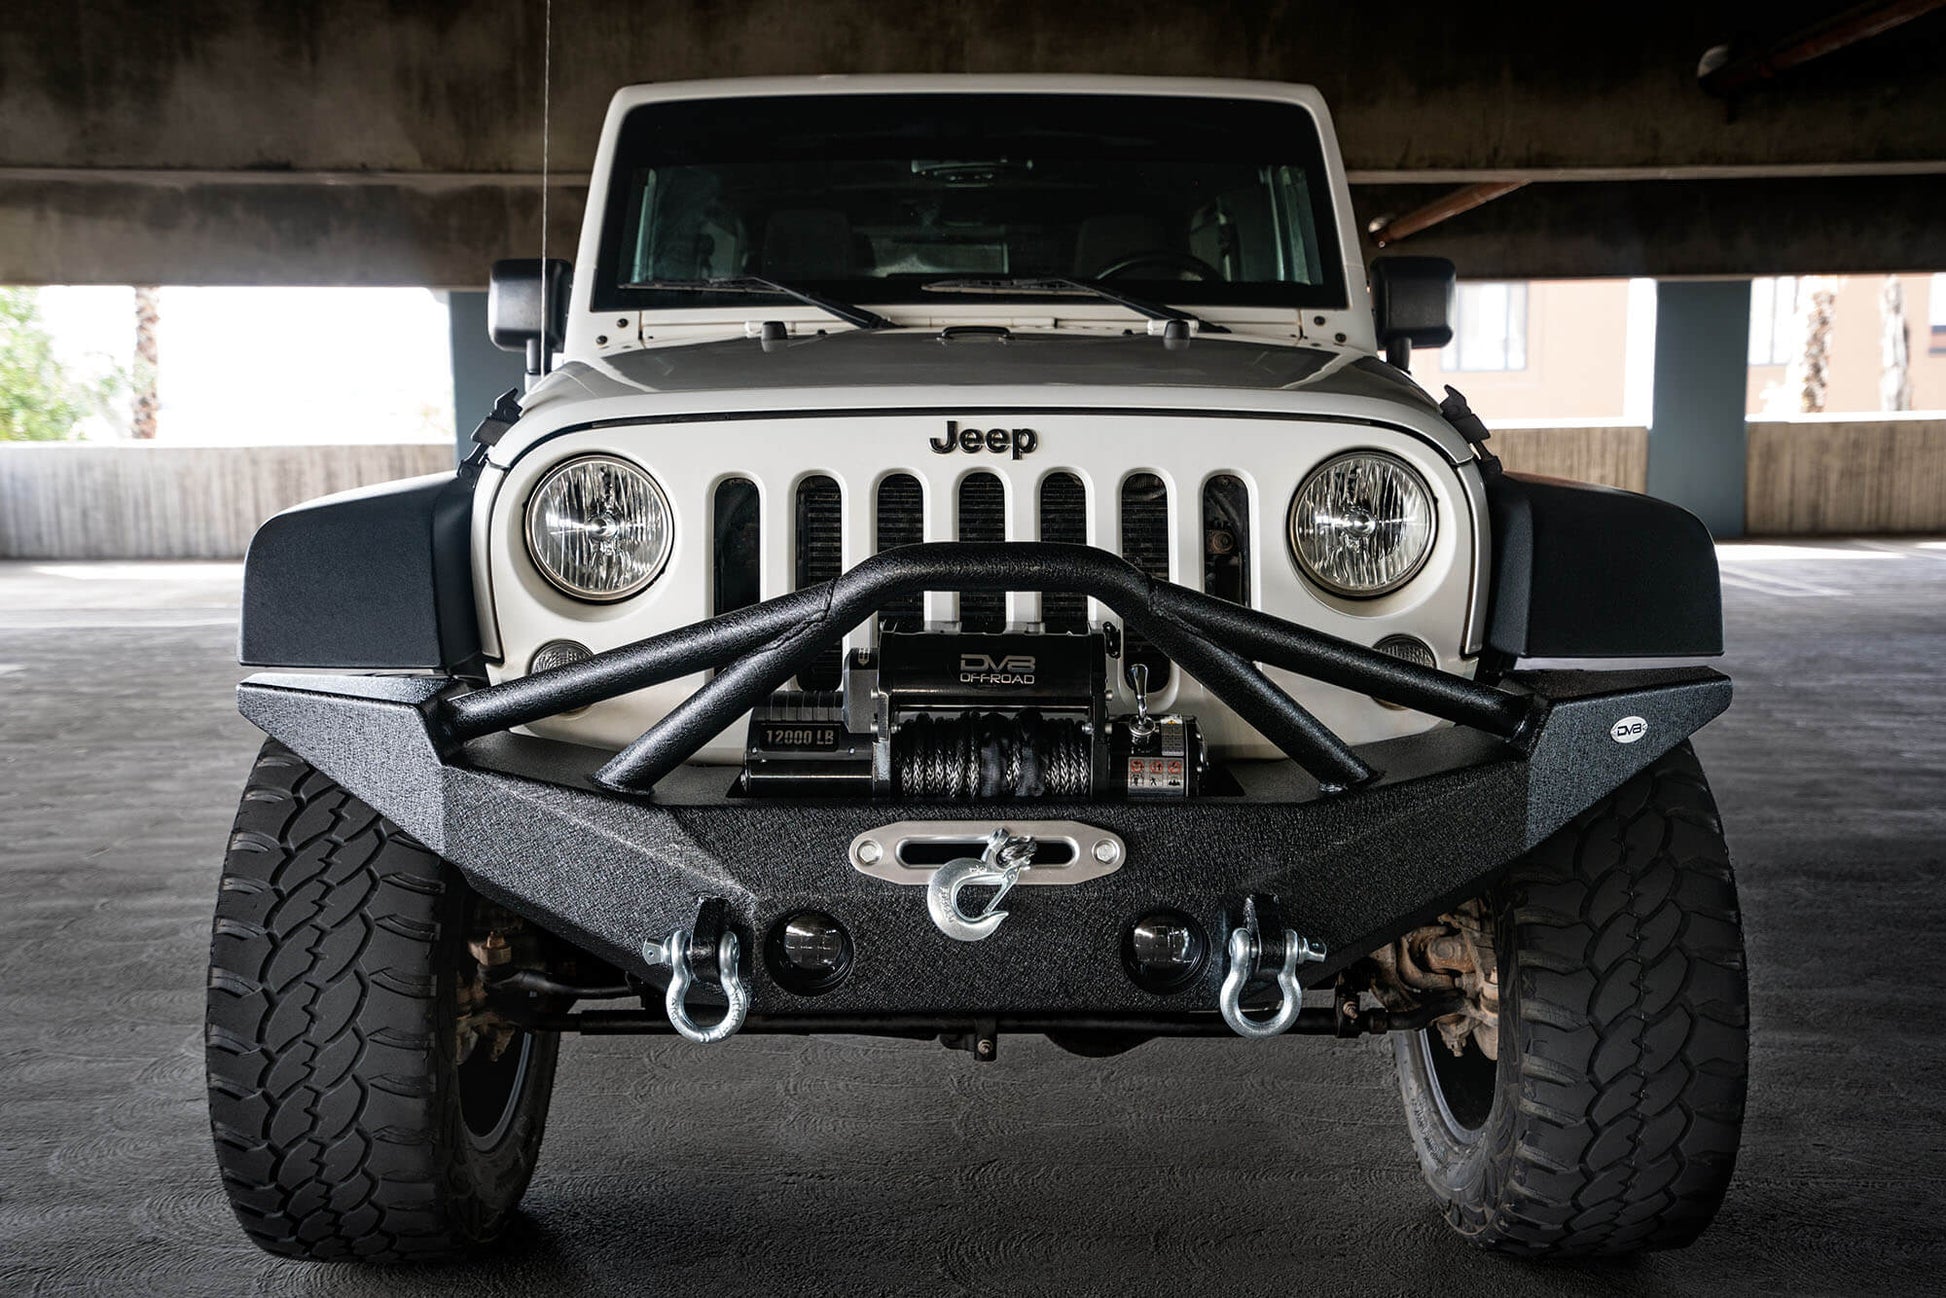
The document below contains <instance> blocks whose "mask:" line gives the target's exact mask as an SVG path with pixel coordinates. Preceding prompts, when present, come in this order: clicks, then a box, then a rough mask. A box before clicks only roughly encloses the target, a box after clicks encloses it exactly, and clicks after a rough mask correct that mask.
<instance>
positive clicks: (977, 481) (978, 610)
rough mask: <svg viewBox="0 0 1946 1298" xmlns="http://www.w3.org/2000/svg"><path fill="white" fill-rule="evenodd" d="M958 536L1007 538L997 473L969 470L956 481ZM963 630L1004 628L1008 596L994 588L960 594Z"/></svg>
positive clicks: (1004, 505) (1004, 498)
mask: <svg viewBox="0 0 1946 1298" xmlns="http://www.w3.org/2000/svg"><path fill="white" fill-rule="evenodd" d="M959 539H960V540H962V541H1004V540H1006V539H1007V492H1006V488H1004V487H1003V486H1001V485H1000V479H999V477H998V476H997V475H995V474H991V473H970V474H968V475H967V476H966V477H964V478H962V479H960V484H959ZM959 625H960V630H962V631H983V632H989V631H1004V630H1006V629H1007V596H1006V594H1005V592H1003V591H997V590H969V591H966V592H964V593H963V594H961V595H960V597H959Z"/></svg>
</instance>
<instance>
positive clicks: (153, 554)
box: [0, 442, 453, 559]
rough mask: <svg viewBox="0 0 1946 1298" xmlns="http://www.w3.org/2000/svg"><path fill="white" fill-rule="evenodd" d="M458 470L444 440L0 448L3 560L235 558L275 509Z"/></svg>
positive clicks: (0, 547)
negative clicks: (297, 444)
mask: <svg viewBox="0 0 1946 1298" xmlns="http://www.w3.org/2000/svg"><path fill="white" fill-rule="evenodd" d="M452 467H453V448H452V447H451V445H449V444H447V443H443V442H427V443H402V444H396V445H383V444H381V445H347V446H171V445H168V444H166V443H165V444H156V443H141V442H134V443H114V444H105V445H87V444H75V443H58V442H52V443H50V442H27V443H16V444H6V443H0V558H8V559H237V558H241V557H242V555H243V552H244V550H245V548H246V547H247V546H248V545H249V544H250V535H251V533H253V532H255V531H256V529H257V525H258V524H259V523H261V522H262V521H263V520H264V519H266V518H269V517H270V516H271V515H272V514H275V513H277V512H279V511H280V510H285V509H289V508H290V507H291V506H292V505H296V504H301V503H302V502H304V501H306V500H311V499H313V498H315V497H318V496H325V495H330V494H331V493H332V492H336V491H349V490H351V489H352V488H354V487H362V486H367V485H369V484H371V483H375V482H389V481H391V480H393V479H395V478H410V477H416V476H419V475H421V474H427V473H439V472H450V471H451V469H452Z"/></svg>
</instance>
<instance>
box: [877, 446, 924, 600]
mask: <svg viewBox="0 0 1946 1298" xmlns="http://www.w3.org/2000/svg"><path fill="white" fill-rule="evenodd" d="M925 539H926V497H925V492H924V491H923V490H922V489H921V488H920V486H919V479H917V478H915V477H913V476H912V475H911V474H910V473H894V474H893V475H892V476H890V477H888V478H887V479H885V481H883V482H881V483H879V484H878V528H877V532H876V534H875V536H874V537H873V544H872V549H873V551H874V552H875V553H878V554H883V553H884V552H885V551H887V550H895V549H897V548H898V547H899V546H902V545H917V544H919V542H921V541H923V540H925ZM923 607H924V606H923V604H922V602H921V600H920V598H919V596H917V595H901V596H899V597H898V598H897V599H894V600H888V601H886V604H885V607H884V608H883V609H881V610H879V615H878V624H879V627H880V628H881V629H882V630H886V631H917V630H919V629H920V627H922V626H924V625H925V619H924V612H923Z"/></svg>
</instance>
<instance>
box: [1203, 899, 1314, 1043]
mask: <svg viewBox="0 0 1946 1298" xmlns="http://www.w3.org/2000/svg"><path fill="white" fill-rule="evenodd" d="M1228 957H1229V967H1228V968H1227V969H1226V970H1225V971H1224V974H1223V988H1222V990H1221V992H1220V993H1218V996H1217V1005H1218V1007H1219V1008H1220V1009H1221V1010H1222V1011H1223V1021H1224V1022H1225V1023H1227V1024H1229V1025H1230V1030H1231V1031H1233V1032H1235V1033H1236V1034H1237V1035H1238V1036H1240V1037H1253V1038H1265V1037H1274V1036H1279V1035H1281V1034H1282V1033H1284V1032H1287V1031H1289V1030H1290V1026H1291V1025H1292V1024H1293V1023H1295V1022H1297V1016H1298V1012H1299V1011H1300V1010H1302V1009H1303V1008H1304V989H1303V988H1302V987H1301V986H1299V985H1298V981H1297V967H1298V966H1299V965H1300V964H1304V963H1307V962H1311V961H1317V960H1322V959H1324V948H1323V947H1322V946H1320V945H1318V944H1317V943H1316V942H1313V941H1311V939H1309V938H1307V937H1304V936H1302V935H1300V934H1299V933H1298V932H1297V931H1296V930H1295V929H1289V928H1286V927H1284V919H1283V915H1282V913H1281V912H1280V911H1279V910H1278V909H1277V903H1276V902H1275V901H1273V900H1272V899H1271V898H1269V897H1260V896H1256V895H1252V896H1249V897H1246V898H1244V901H1243V923H1242V925H1241V926H1239V927H1237V928H1234V929H1231V930H1230V940H1229V944H1228ZM1261 978H1270V979H1272V980H1274V981H1275V982H1276V984H1277V991H1278V994H1279V997H1280V999H1279V1002H1278V1005H1277V1008H1276V1010H1275V1012H1274V1013H1272V1014H1271V1016H1270V1017H1269V1018H1264V1019H1253V1018H1251V1017H1249V1016H1248V1015H1247V1014H1245V1013H1244V1012H1243V989H1244V988H1245V987H1246V986H1247V985H1249V984H1250V983H1251V982H1252V981H1254V980H1257V979H1261Z"/></svg>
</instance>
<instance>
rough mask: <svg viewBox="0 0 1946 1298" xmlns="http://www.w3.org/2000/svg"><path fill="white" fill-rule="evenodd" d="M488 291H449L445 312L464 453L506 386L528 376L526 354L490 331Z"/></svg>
mask: <svg viewBox="0 0 1946 1298" xmlns="http://www.w3.org/2000/svg"><path fill="white" fill-rule="evenodd" d="M486 303H487V295H486V294H484V293H448V294H447V295H446V317H447V320H448V333H449V335H450V339H451V342H452V351H453V439H454V442H455V444H456V445H457V446H458V448H459V454H460V457H461V458H465V456H466V453H467V451H468V450H469V449H470V448H471V446H472V436H473V430H474V429H475V428H478V427H479V426H480V421H481V420H482V419H485V418H486V417H487V412H489V411H490V410H492V409H493V402H494V399H495V398H496V397H498V396H499V395H500V394H501V393H502V392H505V391H506V390H507V389H508V388H518V387H522V386H524V384H525V381H526V369H527V362H526V358H525V357H523V356H522V355H521V354H520V353H519V352H503V351H501V350H500V349H499V348H498V347H495V346H494V345H493V343H492V341H491V340H490V339H488V337H487V308H486Z"/></svg>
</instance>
